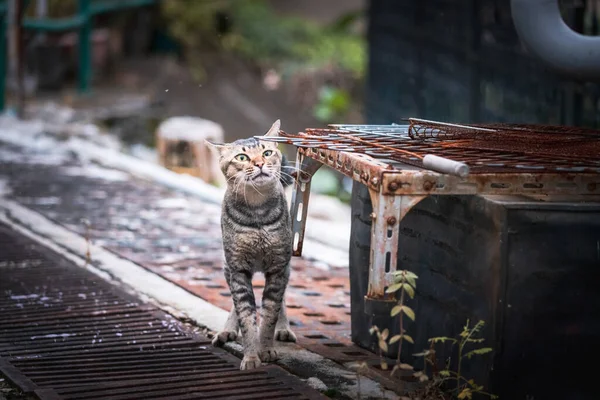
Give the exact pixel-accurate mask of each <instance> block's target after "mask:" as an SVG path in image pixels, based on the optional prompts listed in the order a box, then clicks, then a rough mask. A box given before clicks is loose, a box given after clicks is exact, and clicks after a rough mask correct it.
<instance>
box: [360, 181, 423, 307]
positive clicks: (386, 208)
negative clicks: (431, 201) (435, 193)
mask: <svg viewBox="0 0 600 400" xmlns="http://www.w3.org/2000/svg"><path fill="white" fill-rule="evenodd" d="M369 193H370V195H371V202H372V203H373V214H371V218H372V220H373V225H372V228H371V257H370V263H369V264H370V266H369V268H370V269H369V288H368V291H367V296H366V297H367V299H368V300H383V301H389V300H390V299H391V298H392V296H389V295H388V296H387V297H386V294H385V288H386V287H387V286H389V285H391V283H392V282H393V279H394V276H393V274H392V272H393V271H394V270H395V269H396V263H397V260H398V237H399V235H400V232H399V230H398V226H399V225H400V221H402V218H404V216H405V215H406V214H407V213H408V212H409V211H410V210H411V208H413V207H414V206H415V205H417V204H418V203H419V202H420V201H421V200H423V199H424V198H425V197H427V196H422V195H419V196H386V195H384V194H383V193H381V192H376V191H374V190H369Z"/></svg>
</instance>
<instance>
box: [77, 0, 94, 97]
mask: <svg viewBox="0 0 600 400" xmlns="http://www.w3.org/2000/svg"><path fill="white" fill-rule="evenodd" d="M78 13H79V15H80V16H81V17H82V18H83V20H84V22H83V25H82V26H81V28H80V29H79V92H80V93H88V92H89V90H90V86H91V80H92V49H91V46H92V15H91V13H90V0H79V10H78Z"/></svg>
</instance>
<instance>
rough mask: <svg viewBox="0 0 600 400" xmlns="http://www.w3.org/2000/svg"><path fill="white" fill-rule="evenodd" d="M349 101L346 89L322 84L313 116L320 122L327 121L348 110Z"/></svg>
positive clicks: (338, 116)
mask: <svg viewBox="0 0 600 400" xmlns="http://www.w3.org/2000/svg"><path fill="white" fill-rule="evenodd" d="M350 102H351V98H350V94H349V93H348V92H347V91H346V90H343V89H337V88H334V87H329V86H323V87H322V88H321V90H320V91H319V101H318V103H317V104H316V105H315V108H314V116H315V118H317V119H318V120H319V121H321V122H324V123H329V122H331V121H334V120H335V119H337V118H340V117H341V116H343V115H344V114H345V113H346V112H347V111H348V108H349V107H350Z"/></svg>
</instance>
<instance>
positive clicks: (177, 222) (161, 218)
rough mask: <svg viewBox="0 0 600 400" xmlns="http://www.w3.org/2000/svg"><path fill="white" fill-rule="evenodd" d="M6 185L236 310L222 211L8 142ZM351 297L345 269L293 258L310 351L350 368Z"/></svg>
mask: <svg viewBox="0 0 600 400" xmlns="http://www.w3.org/2000/svg"><path fill="white" fill-rule="evenodd" d="M2 179H4V180H6V182H5V186H6V188H8V190H9V191H10V192H11V193H10V194H9V195H8V196H7V197H9V198H11V199H13V200H15V201H17V202H19V203H21V204H22V205H24V206H26V207H28V208H30V209H32V210H35V211H37V212H39V213H41V214H43V215H44V216H46V217H47V218H49V219H51V220H54V221H55V222H57V223H59V224H61V225H63V226H65V227H67V228H68V229H70V230H72V231H75V232H77V233H79V234H80V235H86V225H85V224H84V223H83V220H84V219H85V220H88V221H89V222H90V229H89V237H90V238H91V239H92V241H93V242H94V243H95V244H97V245H101V246H103V247H104V248H106V249H108V250H110V251H113V252H115V253H116V254H118V255H120V256H122V257H124V258H127V259H130V260H132V261H134V262H136V263H138V264H140V265H142V266H143V267H145V268H147V269H149V270H152V271H154V272H155V273H157V274H160V275H162V276H163V277H165V278H167V279H169V280H171V281H172V282H174V283H176V284H178V285H180V286H182V287H184V288H186V289H187V290H189V291H190V292H192V293H194V294H196V295H198V296H200V297H202V298H203V299H205V300H207V301H209V302H211V303H213V304H215V305H217V306H219V307H221V308H223V309H225V310H229V309H230V307H231V305H232V302H231V298H230V294H229V291H228V288H227V285H226V283H225V281H224V278H223V274H222V255H221V242H220V227H219V218H220V216H219V215H220V207H219V206H216V205H214V204H209V203H205V202H203V201H201V200H199V199H197V198H192V197H190V196H187V195H184V194H182V193H179V192H177V191H174V190H170V189H166V188H164V187H161V186H159V185H156V184H153V183H150V182H147V181H144V180H141V179H137V178H134V177H131V176H129V175H127V174H125V173H121V172H118V171H114V170H107V169H104V168H101V167H98V166H94V165H89V164H84V163H82V162H81V161H80V160H78V159H77V158H76V157H75V156H73V155H69V154H63V153H60V152H59V151H56V152H50V153H49V152H47V151H46V152H33V151H32V150H30V149H27V150H24V149H23V148H20V147H16V146H12V145H8V144H4V143H1V142H0V180H2ZM260 278H262V276H259V277H257V279H255V288H256V289H257V298H260V295H261V290H262V287H261V286H262V285H264V281H263V280H261V279H260ZM349 290H350V287H349V280H348V272H347V269H346V268H341V267H337V266H335V265H325V264H323V263H321V262H318V261H314V260H308V259H304V258H294V259H293V261H292V276H291V281H290V286H289V289H288V291H287V293H286V301H287V304H288V308H289V314H290V317H291V323H292V325H293V328H294V330H295V332H296V333H297V334H298V336H299V342H300V344H301V345H304V346H308V347H310V348H311V349H312V350H314V351H316V352H318V353H321V354H323V355H325V356H328V355H330V353H331V351H337V352H338V357H337V359H338V360H340V357H339V355H340V352H339V351H338V350H341V351H345V353H343V354H342V355H341V360H342V361H344V358H347V361H349V360H352V359H356V357H359V356H360V355H361V354H363V355H364V353H363V352H362V351H360V350H359V349H357V348H356V347H355V346H350V347H347V346H348V345H350V297H349ZM338 348H341V349H338ZM344 354H345V355H344ZM330 358H332V357H330ZM334 358H335V357H334Z"/></svg>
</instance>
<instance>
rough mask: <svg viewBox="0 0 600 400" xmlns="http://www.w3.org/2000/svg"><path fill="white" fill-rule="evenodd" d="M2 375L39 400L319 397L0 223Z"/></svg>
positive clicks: (294, 380) (274, 369)
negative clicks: (249, 366)
mask: <svg viewBox="0 0 600 400" xmlns="http://www.w3.org/2000/svg"><path fill="white" fill-rule="evenodd" d="M0 275H1V276H2V279H0V315H2V319H1V321H0V371H2V373H4V374H5V375H6V376H7V377H8V378H9V379H10V380H11V381H13V382H14V383H15V384H16V385H17V386H19V387H20V388H21V389H22V390H23V391H25V392H27V393H35V394H36V395H37V396H38V397H39V398H40V399H42V400H44V399H106V398H110V399H114V400H120V399H123V400H124V399H142V398H143V399H208V398H209V399H240V400H242V399H288V398H289V399H322V398H324V397H323V396H322V395H321V394H319V393H318V392H317V391H315V390H313V389H311V388H310V387H308V386H306V385H305V384H304V383H302V382H301V381H300V380H299V379H297V378H296V377H293V376H292V375H289V374H288V373H286V372H285V371H283V370H282V369H280V368H279V367H277V366H272V365H271V366H266V367H263V368H260V369H257V370H252V371H240V370H239V359H237V358H236V357H234V356H232V355H230V354H229V353H227V352H225V351H223V350H221V349H217V348H214V347H212V346H210V344H209V343H210V341H209V340H208V339H207V338H206V337H204V336H202V335H199V334H197V333H195V332H192V331H191V329H189V328H187V327H186V326H183V325H182V324H181V323H180V322H179V321H177V320H175V319H173V318H172V317H171V316H170V315H168V314H166V313H164V312H162V311H160V310H158V309H156V308H154V307H151V306H148V305H143V304H139V303H138V301H137V300H136V299H135V298H134V297H132V296H130V295H128V294H126V293H124V292H122V291H121V290H119V289H118V288H115V287H113V286H112V285H110V284H109V283H107V282H105V281H103V280H102V279H100V278H98V277H96V276H95V275H93V274H92V273H91V272H89V271H85V270H84V269H82V268H80V267H76V266H74V265H72V264H71V263H70V262H68V261H66V260H65V259H63V258H61V257H59V256H58V255H56V254H54V253H51V252H49V251H48V250H47V249H44V248H43V247H41V246H39V245H37V244H35V243H34V242H32V241H31V240H29V239H26V238H24V237H21V236H18V235H16V234H15V233H14V232H11V231H10V230H9V229H8V228H7V227H5V226H3V225H0Z"/></svg>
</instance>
